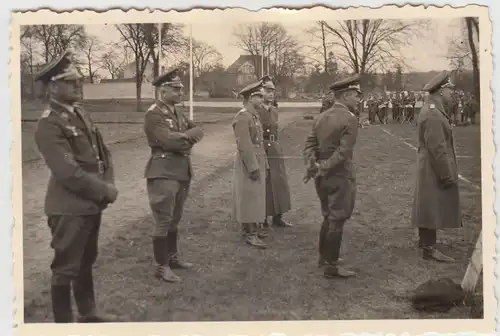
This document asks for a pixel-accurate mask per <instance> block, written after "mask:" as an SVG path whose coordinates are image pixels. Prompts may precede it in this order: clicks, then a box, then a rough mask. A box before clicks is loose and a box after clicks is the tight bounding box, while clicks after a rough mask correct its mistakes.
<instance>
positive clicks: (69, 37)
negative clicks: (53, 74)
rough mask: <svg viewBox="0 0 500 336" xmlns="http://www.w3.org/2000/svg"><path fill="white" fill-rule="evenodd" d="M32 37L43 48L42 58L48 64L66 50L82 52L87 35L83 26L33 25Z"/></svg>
mask: <svg viewBox="0 0 500 336" xmlns="http://www.w3.org/2000/svg"><path fill="white" fill-rule="evenodd" d="M30 30H31V36H32V37H33V38H34V39H36V40H37V41H38V42H39V43H40V44H41V46H42V48H41V56H42V58H43V59H44V60H45V63H48V62H49V61H51V60H52V59H54V58H55V57H57V56H58V55H60V54H62V53H63V52H64V51H65V50H66V49H68V48H73V49H75V51H80V50H82V48H83V45H84V43H85V40H86V37H87V33H86V31H85V27H84V26H83V25H33V26H30Z"/></svg>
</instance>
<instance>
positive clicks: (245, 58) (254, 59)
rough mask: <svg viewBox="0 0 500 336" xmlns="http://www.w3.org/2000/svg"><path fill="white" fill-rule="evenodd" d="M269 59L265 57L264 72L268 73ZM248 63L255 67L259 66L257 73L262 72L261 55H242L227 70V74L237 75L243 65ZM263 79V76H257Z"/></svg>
mask: <svg viewBox="0 0 500 336" xmlns="http://www.w3.org/2000/svg"><path fill="white" fill-rule="evenodd" d="M267 59H268V58H267V57H264V72H265V73H267V63H268V62H267ZM246 62H251V63H252V64H253V65H257V68H258V70H257V72H260V62H261V57H260V55H240V57H238V59H236V61H234V63H233V64H231V65H230V66H229V67H228V68H227V72H229V73H236V72H238V70H239V69H240V68H241V66H242V65H243V64H245V63H246ZM257 77H261V76H257Z"/></svg>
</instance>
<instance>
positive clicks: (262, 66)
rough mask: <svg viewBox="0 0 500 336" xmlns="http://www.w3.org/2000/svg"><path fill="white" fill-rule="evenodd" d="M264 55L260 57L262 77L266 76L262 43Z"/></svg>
mask: <svg viewBox="0 0 500 336" xmlns="http://www.w3.org/2000/svg"><path fill="white" fill-rule="evenodd" d="M261 55H262V57H261V58H260V77H263V76H264V44H262V51H261Z"/></svg>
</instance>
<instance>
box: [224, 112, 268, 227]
mask: <svg viewBox="0 0 500 336" xmlns="http://www.w3.org/2000/svg"><path fill="white" fill-rule="evenodd" d="M232 126H233V131H234V136H235V138H236V156H235V161H234V170H233V220H235V221H237V222H238V223H258V222H261V221H262V220H263V219H264V218H265V216H266V170H267V169H268V167H269V166H268V163H267V157H266V152H265V150H264V143H263V130H262V124H261V122H260V118H259V114H258V112H257V111H255V109H254V108H253V107H252V106H251V105H250V104H248V105H246V106H245V107H244V108H243V109H242V110H240V111H239V112H238V113H237V114H236V116H235V117H234V119H233V123H232ZM257 169H258V170H259V172H260V178H259V179H258V180H257V181H253V180H252V179H250V172H252V171H254V170H257Z"/></svg>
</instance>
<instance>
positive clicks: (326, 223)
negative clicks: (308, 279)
mask: <svg viewBox="0 0 500 336" xmlns="http://www.w3.org/2000/svg"><path fill="white" fill-rule="evenodd" d="M330 89H331V90H334V91H335V100H336V101H335V104H334V106H333V107H332V108H331V109H330V110H328V111H325V112H323V113H322V114H321V115H320V116H319V117H318V118H317V119H316V120H315V122H314V125H313V128H312V131H311V133H310V134H309V135H308V137H307V139H306V143H305V148H304V158H305V160H306V162H307V164H308V171H307V175H306V177H305V178H304V182H305V183H307V182H308V181H309V179H310V178H312V177H315V187H316V192H317V194H318V196H319V199H320V202H321V212H322V214H323V224H322V226H321V230H320V237H319V254H320V260H319V264H320V266H325V269H324V275H325V277H328V278H331V277H345V278H347V277H352V276H355V275H356V274H355V273H354V272H352V271H350V270H347V269H346V268H344V267H342V266H341V260H340V259H339V255H340V247H341V243H342V234H343V228H344V224H345V222H346V221H347V220H348V219H349V218H350V217H351V215H352V212H353V210H354V203H355V199H356V177H355V172H354V164H353V162H352V157H353V152H354V145H355V144H356V138H357V135H358V119H357V117H356V115H355V114H354V112H353V111H355V109H356V107H357V105H358V103H359V100H360V98H361V95H362V91H361V88H360V84H359V76H354V77H351V78H348V79H346V80H343V81H340V82H337V83H334V84H333V85H332V86H331V87H330Z"/></svg>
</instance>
